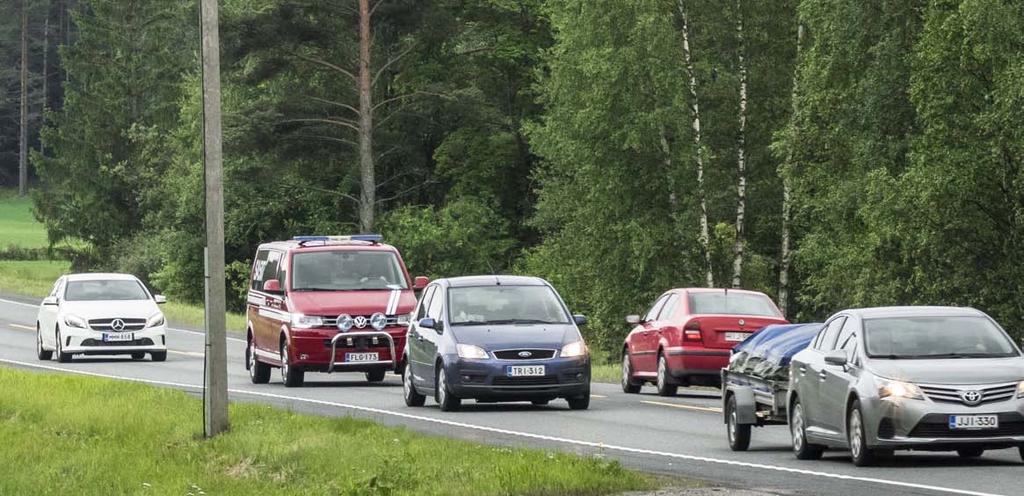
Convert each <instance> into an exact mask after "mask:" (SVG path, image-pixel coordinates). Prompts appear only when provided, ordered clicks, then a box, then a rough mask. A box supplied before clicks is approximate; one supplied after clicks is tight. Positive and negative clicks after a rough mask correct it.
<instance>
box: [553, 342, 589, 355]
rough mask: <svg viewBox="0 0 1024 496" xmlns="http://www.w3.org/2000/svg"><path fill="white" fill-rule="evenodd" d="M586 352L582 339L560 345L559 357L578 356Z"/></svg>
mask: <svg viewBox="0 0 1024 496" xmlns="http://www.w3.org/2000/svg"><path fill="white" fill-rule="evenodd" d="M586 354H587V345H586V344H585V343H584V342H583V341H576V342H574V343H569V344H567V345H565V346H563V347H562V352H561V353H560V354H559V356H561V357H580V356H584V355H586Z"/></svg>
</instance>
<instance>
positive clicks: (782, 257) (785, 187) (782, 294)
mask: <svg viewBox="0 0 1024 496" xmlns="http://www.w3.org/2000/svg"><path fill="white" fill-rule="evenodd" d="M803 43H804V25H803V24H800V25H798V26H797V28H796V62H795V64H794V68H793V89H792V92H791V94H790V97H789V98H790V105H791V106H792V109H791V111H790V120H792V119H794V118H795V116H796V111H797V100H796V99H797V96H798V94H799V83H800V78H799V64H800V52H801V51H802V49H803ZM794 129H795V127H794ZM788 139H789V145H788V146H787V147H786V164H785V167H790V168H792V167H793V146H794V145H793V140H794V139H795V137H794V136H790V137H789V138H788ZM791 194H792V192H791V190H790V185H789V173H788V171H783V173H782V247H781V249H780V250H779V309H781V310H782V314H783V315H788V314H787V312H788V311H789V266H790V263H791V262H792V258H793V254H792V252H791V251H790V247H789V246H790V245H789V243H790V240H789V236H790V235H789V230H790V223H791V222H792V213H793V205H792V199H791Z"/></svg>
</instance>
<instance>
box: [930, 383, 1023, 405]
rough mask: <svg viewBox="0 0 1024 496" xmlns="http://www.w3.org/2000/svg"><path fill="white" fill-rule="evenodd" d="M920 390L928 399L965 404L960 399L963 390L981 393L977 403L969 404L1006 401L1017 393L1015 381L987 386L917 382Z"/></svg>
mask: <svg viewBox="0 0 1024 496" xmlns="http://www.w3.org/2000/svg"><path fill="white" fill-rule="evenodd" d="M918 387H920V388H921V391H923V392H924V394H925V395H927V396H928V398H929V399H931V400H932V401H935V402H940V403H958V404H966V403H964V401H963V400H962V399H960V393H961V392H963V391H978V392H980V393H981V402H980V403H978V404H977V405H969V406H980V405H985V404H988V403H995V402H997V401H1006V400H1008V399H1010V398H1013V397H1014V396H1015V395H1016V394H1017V383H1016V382H1013V383H1007V384H994V385H988V386H977V387H970V386H937V385H931V384H928V385H926V384H918Z"/></svg>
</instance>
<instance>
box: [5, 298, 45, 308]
mask: <svg viewBox="0 0 1024 496" xmlns="http://www.w3.org/2000/svg"><path fill="white" fill-rule="evenodd" d="M0 302H2V303H10V304H12V305H21V306H23V307H29V308H39V305H30V304H28V303H22V302H20V301H13V300H5V299H3V298H0Z"/></svg>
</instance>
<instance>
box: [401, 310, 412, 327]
mask: <svg viewBox="0 0 1024 496" xmlns="http://www.w3.org/2000/svg"><path fill="white" fill-rule="evenodd" d="M409 322H412V313H403V314H401V315H399V316H398V321H397V324H398V325H409Z"/></svg>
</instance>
